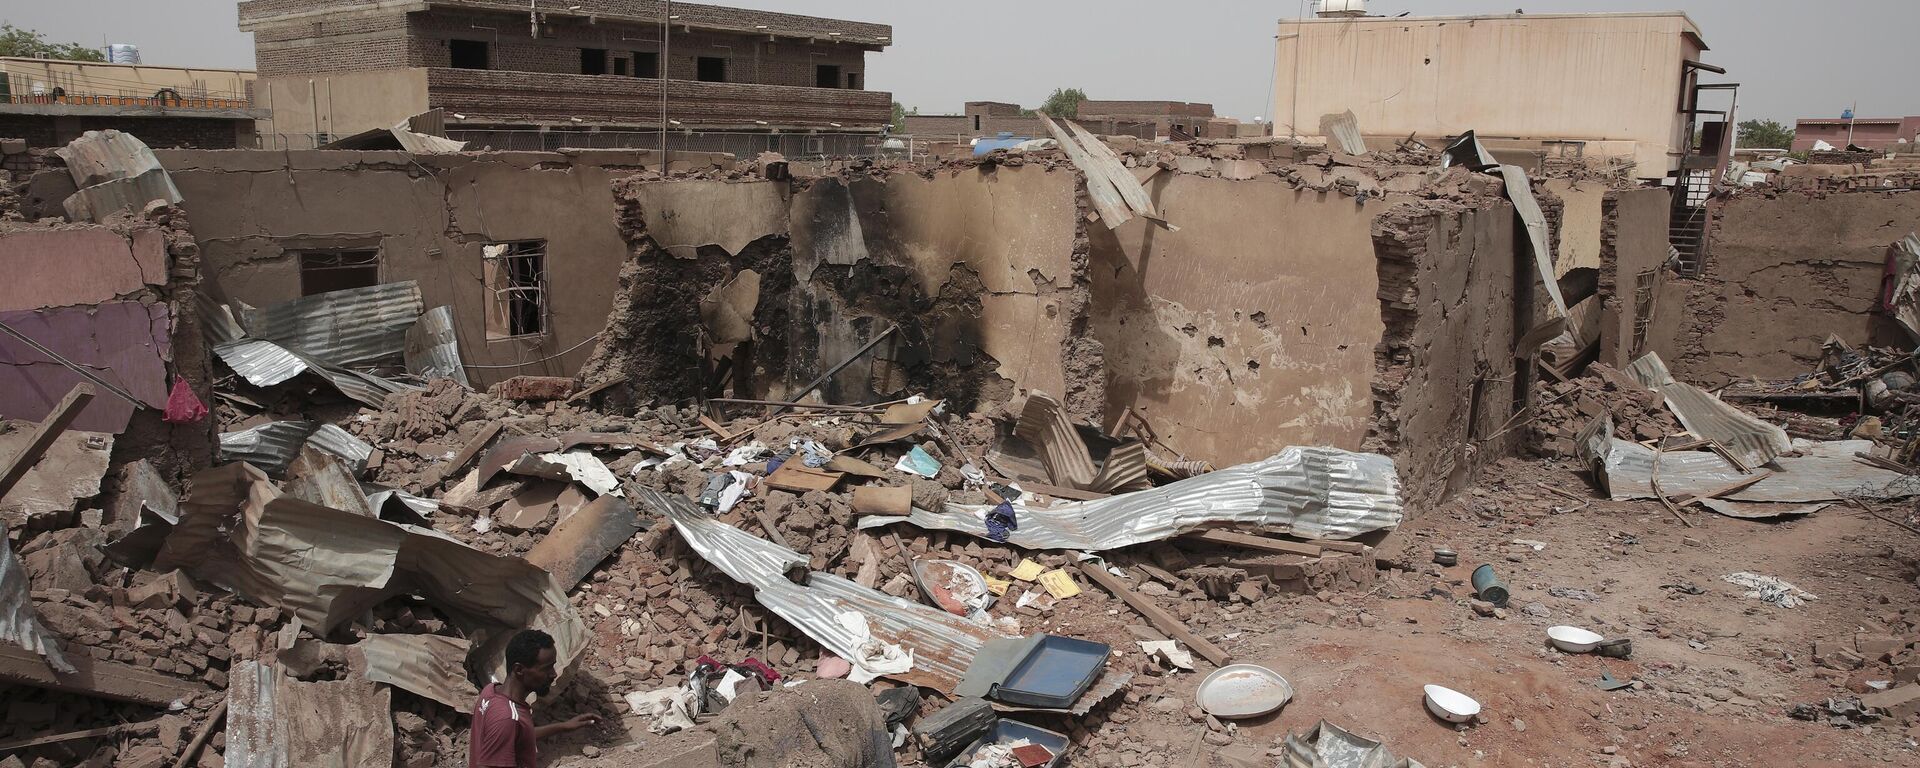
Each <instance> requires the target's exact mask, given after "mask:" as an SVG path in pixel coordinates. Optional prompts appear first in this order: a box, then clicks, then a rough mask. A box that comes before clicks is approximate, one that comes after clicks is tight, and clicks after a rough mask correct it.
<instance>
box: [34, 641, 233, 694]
mask: <svg viewBox="0 0 1920 768" xmlns="http://www.w3.org/2000/svg"><path fill="white" fill-rule="evenodd" d="M66 657H67V661H68V662H70V663H72V664H73V667H74V673H73V674H71V675H62V674H59V673H57V672H54V671H53V668H52V667H49V666H47V663H46V662H45V661H42V660H41V659H40V655H39V654H36V653H34V652H33V651H29V650H27V649H25V648H21V647H19V646H17V645H12V644H9V643H0V681H4V682H9V683H15V684H18V685H30V686H33V687H35V688H46V689H49V690H54V691H66V692H68V693H78V694H82V695H86V696H97V697H99V698H103V699H113V700H115V701H131V702H135V703H139V704H149V705H152V706H156V707H165V706H168V705H170V704H172V703H173V702H174V701H175V700H177V699H185V698H192V697H193V696H196V695H198V694H202V693H206V692H207V690H208V689H207V686H206V685H205V684H202V683H198V682H194V681H191V680H181V679H179V678H177V677H169V676H167V675H163V674H160V673H158V672H155V671H153V670H150V669H147V668H146V667H136V666H133V665H131V664H121V663H118V662H112V661H99V660H96V659H94V658H93V657H92V656H89V655H87V653H86V649H85V648H83V647H81V646H78V645H69V646H67V651H66Z"/></svg>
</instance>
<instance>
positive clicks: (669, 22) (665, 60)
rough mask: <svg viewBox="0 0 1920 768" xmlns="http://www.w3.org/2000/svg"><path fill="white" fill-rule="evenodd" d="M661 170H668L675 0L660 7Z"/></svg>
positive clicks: (668, 1)
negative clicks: (669, 99) (668, 127)
mask: <svg viewBox="0 0 1920 768" xmlns="http://www.w3.org/2000/svg"><path fill="white" fill-rule="evenodd" d="M658 74H659V75H660V172H661V173H666V172H667V126H668V125H669V123H668V122H667V80H669V79H671V78H672V76H673V0H667V2H666V5H664V6H662V7H661V9H660V72H659V73H658Z"/></svg>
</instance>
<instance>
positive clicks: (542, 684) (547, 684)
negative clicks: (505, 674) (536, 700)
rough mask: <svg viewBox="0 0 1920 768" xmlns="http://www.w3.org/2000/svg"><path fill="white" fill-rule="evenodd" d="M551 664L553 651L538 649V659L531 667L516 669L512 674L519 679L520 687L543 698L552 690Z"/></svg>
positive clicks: (552, 672) (552, 674)
mask: <svg viewBox="0 0 1920 768" xmlns="http://www.w3.org/2000/svg"><path fill="white" fill-rule="evenodd" d="M553 662H554V655H553V649H552V648H542V649H540V657H539V658H538V659H537V660H535V661H534V664H533V666H531V667H528V666H522V667H518V668H516V669H515V670H514V673H513V674H514V675H515V676H517V677H519V678H520V686H521V687H523V688H525V689H527V690H529V691H532V692H534V693H537V694H539V695H541V696H545V695H547V691H550V690H552V689H553V678H554V676H555V675H554V671H553Z"/></svg>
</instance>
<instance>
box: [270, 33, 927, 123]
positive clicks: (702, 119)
mask: <svg viewBox="0 0 1920 768" xmlns="http://www.w3.org/2000/svg"><path fill="white" fill-rule="evenodd" d="M669 8H671V10H669ZM240 28H241V29H242V30H244V31H250V32H253V33H254V47H255V50H256V63H257V65H258V70H259V75H260V81H259V90H260V92H261V97H260V99H261V102H262V103H263V104H264V105H265V106H266V107H267V108H268V109H270V110H271V111H272V114H273V118H272V120H271V122H270V124H269V125H268V126H267V127H266V128H265V129H264V130H263V133H264V134H266V136H267V139H266V142H267V143H269V145H272V146H311V145H312V144H313V143H314V142H315V140H316V139H318V140H319V141H320V143H324V142H325V141H326V140H327V139H330V138H337V137H340V136H345V135H350V134H353V133H357V132H360V131H364V130H368V129H373V128H386V127H391V126H393V125H395V124H398V123H400V122H401V121H404V120H405V119H406V118H407V117H408V116H410V115H413V114H417V113H420V112H424V111H427V110H429V109H434V108H441V109H444V110H445V111H446V112H447V116H448V134H449V135H450V136H452V137H454V138H457V139H465V140H468V141H470V142H474V143H476V144H480V145H487V146H493V147H495V148H499V149H556V148H560V147H655V146H658V144H659V142H660V136H661V134H660V133H659V132H660V130H661V128H662V110H663V109H664V110H665V122H666V128H667V134H666V135H667V141H668V145H669V146H670V147H671V148H673V149H694V150H727V151H734V152H747V151H756V150H768V149H770V150H775V151H782V152H786V153H788V154H800V155H805V154H836V153H843V152H850V151H858V150H859V149H862V148H864V147H865V145H867V144H871V143H873V142H874V140H875V139H877V137H878V136H879V135H880V134H882V133H883V132H884V131H885V130H886V126H887V125H888V123H889V122H890V120H891V119H892V95H891V94H888V93H885V92H879V91H869V90H866V81H867V69H866V54H867V53H869V52H876V51H880V50H883V49H885V48H886V47H887V46H888V45H890V44H891V43H892V39H893V38H892V35H893V30H892V28H891V27H889V26H887V25H884V24H868V23H862V22H853V21H840V20H836V19H824V18H816V17H811V16H798V15H793V14H786V13H773V12H767V11H754V10H746V9H739V8H724V7H719V6H712V5H695V4H691V3H667V2H663V1H661V0H531V2H528V1H527V0H244V2H241V3H240ZM663 89H664V91H665V99H664V101H663V99H662V90H663Z"/></svg>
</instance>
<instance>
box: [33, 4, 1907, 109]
mask: <svg viewBox="0 0 1920 768" xmlns="http://www.w3.org/2000/svg"><path fill="white" fill-rule="evenodd" d="M548 1H550V2H553V3H555V4H559V3H561V0H543V2H548ZM717 4H730V5H735V6H740V7H747V8H763V9H768V10H779V11H787V12H791V13H805V14H812V15H819V16H832V17H836V18H844V19H853V20H858V21H874V22H881V23H887V24H892V25H893V28H894V32H893V37H894V42H895V45H894V47H893V48H891V49H889V50H888V51H887V52H886V53H883V54H878V55H874V56H872V57H871V59H870V63H869V72H868V78H867V83H868V87H870V88H874V89H878V90H889V91H892V92H893V94H894V98H895V99H896V100H898V101H900V102H901V103H903V104H906V105H907V106H910V107H919V108H920V110H921V111H922V112H927V113H949V112H959V111H960V108H961V103H962V102H965V101H980V100H990V101H1011V102H1017V103H1020V104H1024V105H1027V106H1036V105H1038V104H1039V103H1040V102H1041V101H1042V100H1043V99H1045V98H1046V95H1047V94H1048V93H1049V92H1050V91H1052V90H1053V89H1054V88H1056V87H1061V86H1074V87H1079V88H1081V89H1083V90H1085V91H1086V92H1087V93H1088V95H1090V96H1092V97H1093V98H1098V99H1167V100H1182V101H1204V102H1211V103H1212V104H1213V105H1214V107H1215V109H1217V110H1218V111H1219V112H1220V114H1223V115H1230V116H1233V117H1238V118H1241V119H1251V118H1253V117H1255V116H1261V115H1265V114H1266V112H1267V101H1268V98H1269V97H1268V95H1267V94H1268V93H1269V92H1270V90H1271V82H1270V81H1271V79H1272V74H1271V73H1272V61H1273V35H1274V21H1275V20H1277V19H1279V18H1280V17H1283V16H1284V17H1292V16H1297V15H1299V14H1300V12H1301V8H1302V6H1303V5H1306V3H1302V2H1301V1H1300V0H1198V1H1194V0H1189V1H1188V2H1168V1H1167V0H972V1H971V2H943V1H936V0H733V1H732V2H726V1H725V0H721V2H718V3H717ZM235 8H236V3H235V2H234V0H0V20H5V21H8V22H10V23H12V24H14V25H15V26H21V27H28V28H32V29H38V30H40V31H42V32H45V33H47V34H48V35H49V36H50V37H54V38H58V39H61V40H72V41H75V42H82V43H87V44H90V45H100V44H102V43H103V42H114V43H136V44H138V45H139V46H140V49H141V53H142V55H143V56H144V58H145V61H146V62H147V63H149V64H167V65H178V66H201V67H236V68H246V67H251V66H253V41H252V36H251V35H249V34H246V33H242V32H240V31H239V30H238V29H237V28H236V26H237V25H236V23H235V18H236V16H237V14H236V11H235ZM1515 8H1522V9H1525V10H1526V11H1528V12H1530V13H1556V12H1558V13H1565V12H1579V11H1636V10H1639V11H1645V10H1673V9H1675V8H1679V9H1680V10H1684V11H1686V12H1687V13H1688V14H1689V15H1690V16H1692V17H1693V20H1694V22H1695V23H1697V24H1699V25H1700V28H1701V31H1702V34H1703V36H1704V37H1705V38H1706V41H1707V45H1708V46H1709V47H1711V48H1712V50H1711V51H1709V52H1708V53H1707V55H1706V60H1707V62H1708V63H1712V64H1717V65H1720V66H1723V67H1726V68H1727V70H1728V74H1727V78H1726V79H1729V80H1733V81H1736V82H1739V83H1740V84H1741V89H1740V113H1741V116H1742V118H1750V117H1764V118H1772V119H1777V120H1781V121H1783V122H1788V123H1791V122H1792V120H1793V119H1794V118H1796V117H1839V115H1840V110H1841V109H1843V108H1844V107H1846V106H1847V105H1848V104H1849V103H1851V102H1854V101H1858V102H1859V104H1860V114H1861V115H1862V116H1898V115H1910V114H1920V89H1917V88H1914V87H1913V86H1912V79H1913V69H1914V66H1913V60H1912V58H1911V55H1910V51H1911V50H1912V48H1911V46H1910V44H1909V43H1910V40H1909V38H1910V36H1911V35H1912V33H1913V30H1915V29H1920V2H1915V1H1914V0H1374V2H1373V3H1372V5H1371V6H1370V9H1371V11H1372V12H1373V13H1376V14H1380V15H1394V14H1398V13H1401V12H1402V11H1411V12H1413V13H1414V14H1416V15H1448V14H1464V13H1509V12H1512V11H1513V10H1514V9H1515ZM1815 17H1827V18H1832V19H1836V20H1842V21H1835V22H1832V23H1828V22H1822V21H1819V20H1817V19H1816V18H1815ZM1835 29H1847V30H1849V32H1848V33H1847V34H1845V35H1840V34H1827V35H1809V36H1807V37H1803V38H1799V39H1797V40H1796V39H1795V37H1794V35H1795V34H1796V32H1798V31H1802V30H1809V31H1811V30H1835ZM1515 66H1519V67H1524V66H1526V64H1525V62H1515Z"/></svg>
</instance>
